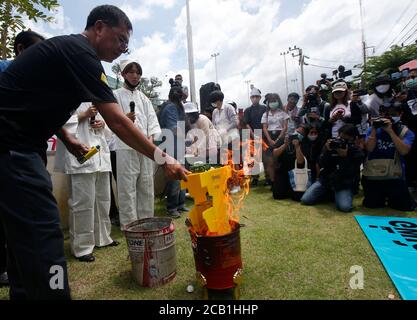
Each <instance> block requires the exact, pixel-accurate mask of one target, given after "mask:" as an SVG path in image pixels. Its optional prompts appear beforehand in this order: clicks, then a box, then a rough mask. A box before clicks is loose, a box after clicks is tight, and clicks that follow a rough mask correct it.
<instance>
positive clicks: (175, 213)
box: [167, 210, 181, 219]
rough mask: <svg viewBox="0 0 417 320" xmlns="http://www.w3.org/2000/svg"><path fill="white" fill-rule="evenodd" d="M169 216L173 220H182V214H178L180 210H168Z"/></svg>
mask: <svg viewBox="0 0 417 320" xmlns="http://www.w3.org/2000/svg"><path fill="white" fill-rule="evenodd" d="M167 216H168V217H170V218H172V219H179V218H181V213H180V212H178V210H168V211H167Z"/></svg>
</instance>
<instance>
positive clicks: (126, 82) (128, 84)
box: [125, 79, 140, 90]
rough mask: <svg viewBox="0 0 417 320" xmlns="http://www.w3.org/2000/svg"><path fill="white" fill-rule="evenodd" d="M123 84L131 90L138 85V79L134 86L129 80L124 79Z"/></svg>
mask: <svg viewBox="0 0 417 320" xmlns="http://www.w3.org/2000/svg"><path fill="white" fill-rule="evenodd" d="M125 85H126V86H127V87H128V88H129V89H131V90H133V89H136V88H137V87H138V86H139V85H140V81H139V82H138V84H137V85H136V86H134V85H133V84H131V83H130V82H129V80H127V79H125Z"/></svg>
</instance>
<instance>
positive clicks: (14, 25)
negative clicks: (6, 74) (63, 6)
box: [0, 0, 59, 59]
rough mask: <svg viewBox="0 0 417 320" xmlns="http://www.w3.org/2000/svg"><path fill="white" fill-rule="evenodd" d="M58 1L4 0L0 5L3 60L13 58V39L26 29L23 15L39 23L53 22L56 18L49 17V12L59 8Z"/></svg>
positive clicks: (0, 48) (0, 50)
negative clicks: (46, 11)
mask: <svg viewBox="0 0 417 320" xmlns="http://www.w3.org/2000/svg"><path fill="white" fill-rule="evenodd" d="M58 6H59V3H58V0H2V1H1V3H0V54H1V59H7V58H11V57H12V53H13V47H12V43H13V39H14V38H15V36H16V34H17V33H18V32H19V31H21V30H24V29H25V24H24V22H23V15H26V16H27V18H28V19H29V20H33V21H35V22H38V20H41V21H45V22H52V21H54V18H53V17H51V16H48V15H47V14H46V13H45V12H43V10H44V9H47V10H48V11H49V12H51V11H53V10H55V9H56V8H58Z"/></svg>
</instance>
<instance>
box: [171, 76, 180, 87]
mask: <svg viewBox="0 0 417 320" xmlns="http://www.w3.org/2000/svg"><path fill="white" fill-rule="evenodd" d="M169 84H170V85H171V88H172V87H180V88H182V85H181V84H180V83H179V82H178V81H175V80H174V79H172V78H171V79H169Z"/></svg>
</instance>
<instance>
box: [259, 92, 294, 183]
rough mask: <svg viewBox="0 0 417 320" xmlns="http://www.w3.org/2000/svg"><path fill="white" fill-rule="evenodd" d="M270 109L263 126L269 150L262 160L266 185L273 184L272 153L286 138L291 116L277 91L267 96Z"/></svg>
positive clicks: (266, 99) (263, 118)
mask: <svg viewBox="0 0 417 320" xmlns="http://www.w3.org/2000/svg"><path fill="white" fill-rule="evenodd" d="M265 103H266V106H267V107H268V110H267V111H266V112H265V113H264V115H263V116H262V120H261V123H262V126H263V133H264V140H265V143H266V144H267V145H268V147H269V148H268V150H266V151H265V152H264V153H263V157H262V162H263V164H264V168H265V185H271V184H272V180H273V170H274V169H273V161H272V154H273V150H274V149H275V148H276V146H277V144H278V142H279V141H280V140H284V138H285V136H286V134H287V132H288V122H289V119H290V116H289V115H288V113H286V112H285V111H284V105H283V104H282V100H281V97H280V96H279V95H278V94H277V93H269V94H267V95H266V97H265Z"/></svg>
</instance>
